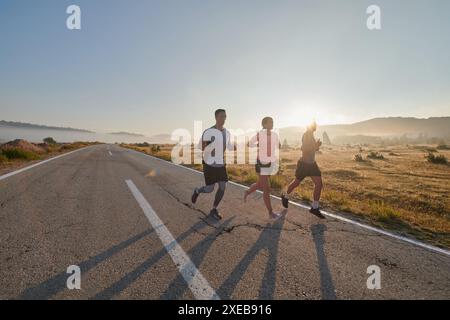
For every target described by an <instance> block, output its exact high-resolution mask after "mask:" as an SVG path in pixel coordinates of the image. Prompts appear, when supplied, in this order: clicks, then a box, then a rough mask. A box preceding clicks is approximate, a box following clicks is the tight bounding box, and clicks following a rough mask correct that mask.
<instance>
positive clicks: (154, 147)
mask: <svg viewBox="0 0 450 320" xmlns="http://www.w3.org/2000/svg"><path fill="white" fill-rule="evenodd" d="M151 150H152V152H153V153H156V152H159V151H161V147H160V146H158V145H153V146H152V149H151Z"/></svg>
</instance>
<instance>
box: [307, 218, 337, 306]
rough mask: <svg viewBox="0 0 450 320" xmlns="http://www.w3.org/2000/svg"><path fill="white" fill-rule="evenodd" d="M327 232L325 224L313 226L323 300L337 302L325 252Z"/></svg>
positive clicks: (312, 231)
mask: <svg viewBox="0 0 450 320" xmlns="http://www.w3.org/2000/svg"><path fill="white" fill-rule="evenodd" d="M326 230H327V227H326V226H325V225H324V224H315V225H312V226H311V233H312V236H313V239H314V244H315V245H316V253H317V261H318V264H319V272H320V283H321V290H322V299H324V300H336V293H335V289H334V285H333V278H332V276H331V272H330V268H329V267H328V262H327V257H326V255H325V250H324V245H325V237H324V233H325V231H326Z"/></svg>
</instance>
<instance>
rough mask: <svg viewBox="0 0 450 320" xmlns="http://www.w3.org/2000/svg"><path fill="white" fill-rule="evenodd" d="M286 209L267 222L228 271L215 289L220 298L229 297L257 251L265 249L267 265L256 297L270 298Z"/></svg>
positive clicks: (273, 287) (273, 285) (273, 290)
mask: <svg viewBox="0 0 450 320" xmlns="http://www.w3.org/2000/svg"><path fill="white" fill-rule="evenodd" d="M286 212H287V211H286V210H283V213H282V217H281V218H279V219H278V220H277V221H275V222H274V223H273V224H271V223H267V225H266V227H270V228H264V229H263V231H262V232H261V234H260V236H259V238H258V240H256V242H255V244H254V245H253V246H252V247H251V248H250V250H248V251H247V254H246V255H245V256H244V257H243V258H242V259H241V261H240V262H239V263H238V264H237V266H236V267H235V268H234V270H233V271H232V272H231V273H230V275H229V276H228V278H227V279H226V280H225V281H224V282H223V283H222V285H221V286H220V288H219V289H218V290H217V294H218V295H219V296H220V297H221V298H222V299H230V296H231V294H232V293H233V292H234V290H235V288H236V286H237V285H238V283H239V281H241V279H242V277H243V275H244V274H245V272H246V270H247V269H248V267H249V266H250V264H251V263H252V261H253V260H254V259H255V257H256V256H257V255H258V253H259V252H260V251H262V250H264V249H266V250H267V251H268V253H269V258H268V260H267V265H266V268H265V271H264V278H263V280H262V283H261V287H260V288H259V297H258V299H263V300H271V299H273V294H274V292H275V285H276V270H277V253H278V242H279V240H280V236H281V231H282V228H283V225H284V221H285V219H286Z"/></svg>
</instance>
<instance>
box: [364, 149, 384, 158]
mask: <svg viewBox="0 0 450 320" xmlns="http://www.w3.org/2000/svg"><path fill="white" fill-rule="evenodd" d="M367 158H369V159H375V160H383V159H384V156H383V155H382V154H381V153H379V152H376V151H370V152H369V154H368V155H367Z"/></svg>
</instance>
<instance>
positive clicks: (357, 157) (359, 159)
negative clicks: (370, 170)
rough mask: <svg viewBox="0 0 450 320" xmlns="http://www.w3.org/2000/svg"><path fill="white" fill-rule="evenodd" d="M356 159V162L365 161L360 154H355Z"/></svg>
mask: <svg viewBox="0 0 450 320" xmlns="http://www.w3.org/2000/svg"><path fill="white" fill-rule="evenodd" d="M354 159H355V161H356V162H363V161H364V158H363V156H362V155H361V154H360V153H358V154H355V157H354Z"/></svg>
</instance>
